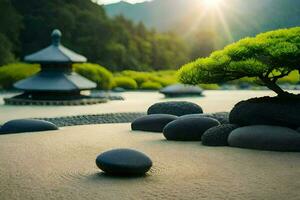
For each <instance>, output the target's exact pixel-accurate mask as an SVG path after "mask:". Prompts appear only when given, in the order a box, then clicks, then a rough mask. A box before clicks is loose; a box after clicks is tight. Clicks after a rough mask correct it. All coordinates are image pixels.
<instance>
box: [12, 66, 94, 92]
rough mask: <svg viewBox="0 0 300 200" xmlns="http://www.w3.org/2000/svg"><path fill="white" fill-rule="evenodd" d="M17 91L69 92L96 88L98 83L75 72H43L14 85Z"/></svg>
mask: <svg viewBox="0 0 300 200" xmlns="http://www.w3.org/2000/svg"><path fill="white" fill-rule="evenodd" d="M14 87H15V88H17V89H21V90H25V91H40V92H69V91H80V90H89V89H93V88H96V83H94V82H92V81H90V80H88V79H86V78H84V77H82V76H80V75H78V74H77V73H75V72H72V73H61V72H50V71H47V72H45V71H44V72H43V71H41V72H40V73H38V74H36V75H34V76H32V77H29V78H27V79H24V80H21V81H18V82H17V83H15V84H14Z"/></svg>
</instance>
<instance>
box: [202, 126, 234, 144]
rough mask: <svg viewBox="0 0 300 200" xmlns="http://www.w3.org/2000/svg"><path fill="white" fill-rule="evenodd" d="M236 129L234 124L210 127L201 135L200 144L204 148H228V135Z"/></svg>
mask: <svg viewBox="0 0 300 200" xmlns="http://www.w3.org/2000/svg"><path fill="white" fill-rule="evenodd" d="M237 128H239V126H238V125H235V124H222V125H220V126H215V127H212V128H210V129H208V130H207V131H205V132H204V134H203V135H202V138H201V139H202V144H203V145H206V146H228V141H227V140H228V137H229V134H230V133H231V132H232V131H233V130H235V129H237Z"/></svg>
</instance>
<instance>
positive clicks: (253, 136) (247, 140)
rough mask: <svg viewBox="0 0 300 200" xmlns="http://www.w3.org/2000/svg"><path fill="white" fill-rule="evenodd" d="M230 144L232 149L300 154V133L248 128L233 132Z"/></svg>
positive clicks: (286, 130) (268, 127) (257, 126)
mask: <svg viewBox="0 0 300 200" xmlns="http://www.w3.org/2000/svg"><path fill="white" fill-rule="evenodd" d="M228 143H229V145H230V146H232V147H240V148H249V149H260V150H271V151H297V152H299V151H300V133H298V132H297V131H295V130H293V129H290V128H285V127H279V126H267V125H256V126H246V127H242V128H238V129H235V130H234V131H232V132H231V133H230V135H229V138H228Z"/></svg>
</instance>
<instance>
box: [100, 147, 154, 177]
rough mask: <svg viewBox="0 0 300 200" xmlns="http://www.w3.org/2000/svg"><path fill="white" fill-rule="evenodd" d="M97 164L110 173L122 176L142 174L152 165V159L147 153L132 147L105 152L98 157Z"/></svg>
mask: <svg viewBox="0 0 300 200" xmlns="http://www.w3.org/2000/svg"><path fill="white" fill-rule="evenodd" d="M96 164H97V166H98V167H99V168H100V169H101V170H102V171H104V172H106V173H108V174H111V175H121V176H140V175H143V174H145V173H146V172H148V171H149V170H150V168H151V167H152V161H151V159H150V158H149V157H148V156H147V155H145V154H144V153H141V152H139V151H136V150H132V149H114V150H110V151H107V152H104V153H102V154H100V155H99V156H98V157H97V159H96Z"/></svg>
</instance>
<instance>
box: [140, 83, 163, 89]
mask: <svg viewBox="0 0 300 200" xmlns="http://www.w3.org/2000/svg"><path fill="white" fill-rule="evenodd" d="M161 88H162V85H161V84H160V83H157V82H151V81H148V82H144V83H143V84H142V85H141V86H140V89H141V90H159V89H161Z"/></svg>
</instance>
